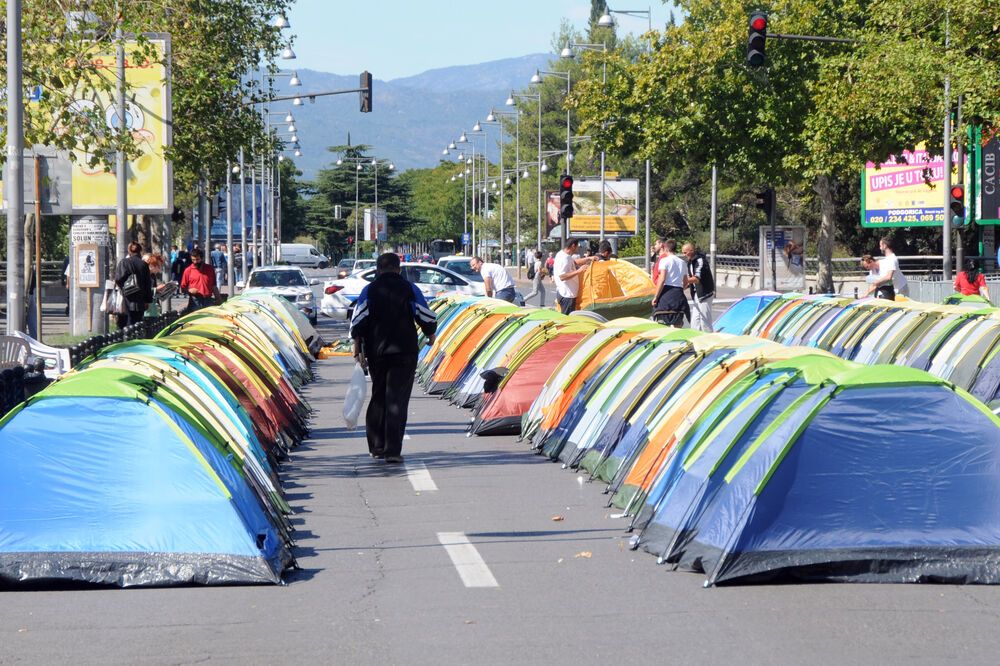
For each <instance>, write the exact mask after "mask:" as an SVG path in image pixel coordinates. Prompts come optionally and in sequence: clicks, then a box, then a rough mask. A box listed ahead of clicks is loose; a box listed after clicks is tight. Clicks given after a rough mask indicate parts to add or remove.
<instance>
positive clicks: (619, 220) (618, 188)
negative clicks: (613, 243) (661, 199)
mask: <svg viewBox="0 0 1000 666" xmlns="http://www.w3.org/2000/svg"><path fill="white" fill-rule="evenodd" d="M546 194H547V195H548V196H547V197H546V206H545V209H546V218H547V221H548V230H549V232H551V231H552V229H553V227H555V226H556V225H558V224H559V192H557V191H549V192H547V193H546ZM637 233H639V181H638V180H635V179H621V180H619V179H614V180H605V181H604V235H606V236H631V235H633V234H637ZM600 234H601V181H600V179H592V178H586V179H583V178H578V179H577V180H576V181H575V182H574V183H573V217H572V219H570V222H569V235H570V236H599V235H600Z"/></svg>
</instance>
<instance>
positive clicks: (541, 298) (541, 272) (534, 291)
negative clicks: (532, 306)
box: [524, 250, 547, 308]
mask: <svg viewBox="0 0 1000 666" xmlns="http://www.w3.org/2000/svg"><path fill="white" fill-rule="evenodd" d="M545 272H547V270H546V268H545V263H544V262H543V261H542V252H541V250H535V259H534V264H533V265H532V266H530V267H529V268H528V277H529V278H531V293H530V294H528V295H527V296H525V297H524V300H525V302H527V300H528V299H529V298H531V297H532V296H538V307H540V308H544V307H545V285H543V284H542V280H543V279H544V278H545Z"/></svg>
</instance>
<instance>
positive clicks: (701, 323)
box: [681, 243, 715, 333]
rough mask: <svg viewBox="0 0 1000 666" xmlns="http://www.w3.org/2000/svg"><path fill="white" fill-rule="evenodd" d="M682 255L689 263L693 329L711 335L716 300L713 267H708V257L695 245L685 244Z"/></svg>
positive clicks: (688, 272) (688, 278)
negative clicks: (713, 305) (713, 306)
mask: <svg viewBox="0 0 1000 666" xmlns="http://www.w3.org/2000/svg"><path fill="white" fill-rule="evenodd" d="M681 254H683V255H684V257H685V258H686V259H687V261H688V265H687V286H688V289H689V290H690V292H691V302H692V303H693V307H692V308H691V328H693V329H695V330H698V331H705V332H706V333H711V332H712V331H713V330H715V329H713V328H712V322H713V321H714V320H713V318H712V302H713V301H714V300H715V279H714V278H713V277H712V267H711V266H709V265H708V257H706V256H705V253H704V252H700V251H698V248H696V247H695V246H694V243H685V244H684V247H682V248H681Z"/></svg>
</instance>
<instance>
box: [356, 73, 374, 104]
mask: <svg viewBox="0 0 1000 666" xmlns="http://www.w3.org/2000/svg"><path fill="white" fill-rule="evenodd" d="M358 95H359V97H360V99H361V113H371V110H372V75H371V74H370V73H368V72H361V92H360V93H358Z"/></svg>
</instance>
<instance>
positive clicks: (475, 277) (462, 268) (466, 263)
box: [437, 255, 524, 307]
mask: <svg viewBox="0 0 1000 666" xmlns="http://www.w3.org/2000/svg"><path fill="white" fill-rule="evenodd" d="M437 265H438V266H440V267H442V268H447V269H448V270H449V271H453V272H455V273H458V274H459V275H461V276H462V277H464V278H465V279H467V280H471V281H473V282H479V283H480V284H482V282H483V276H482V275H480V274H479V273H477V272H476V271H474V270H472V257H463V256H458V255H455V256H451V257H441V258H440V259H438V264H437ZM514 305H520V306H521V307H524V295H523V294H521V291H520V290H519V289H517V288H515V289H514Z"/></svg>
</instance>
